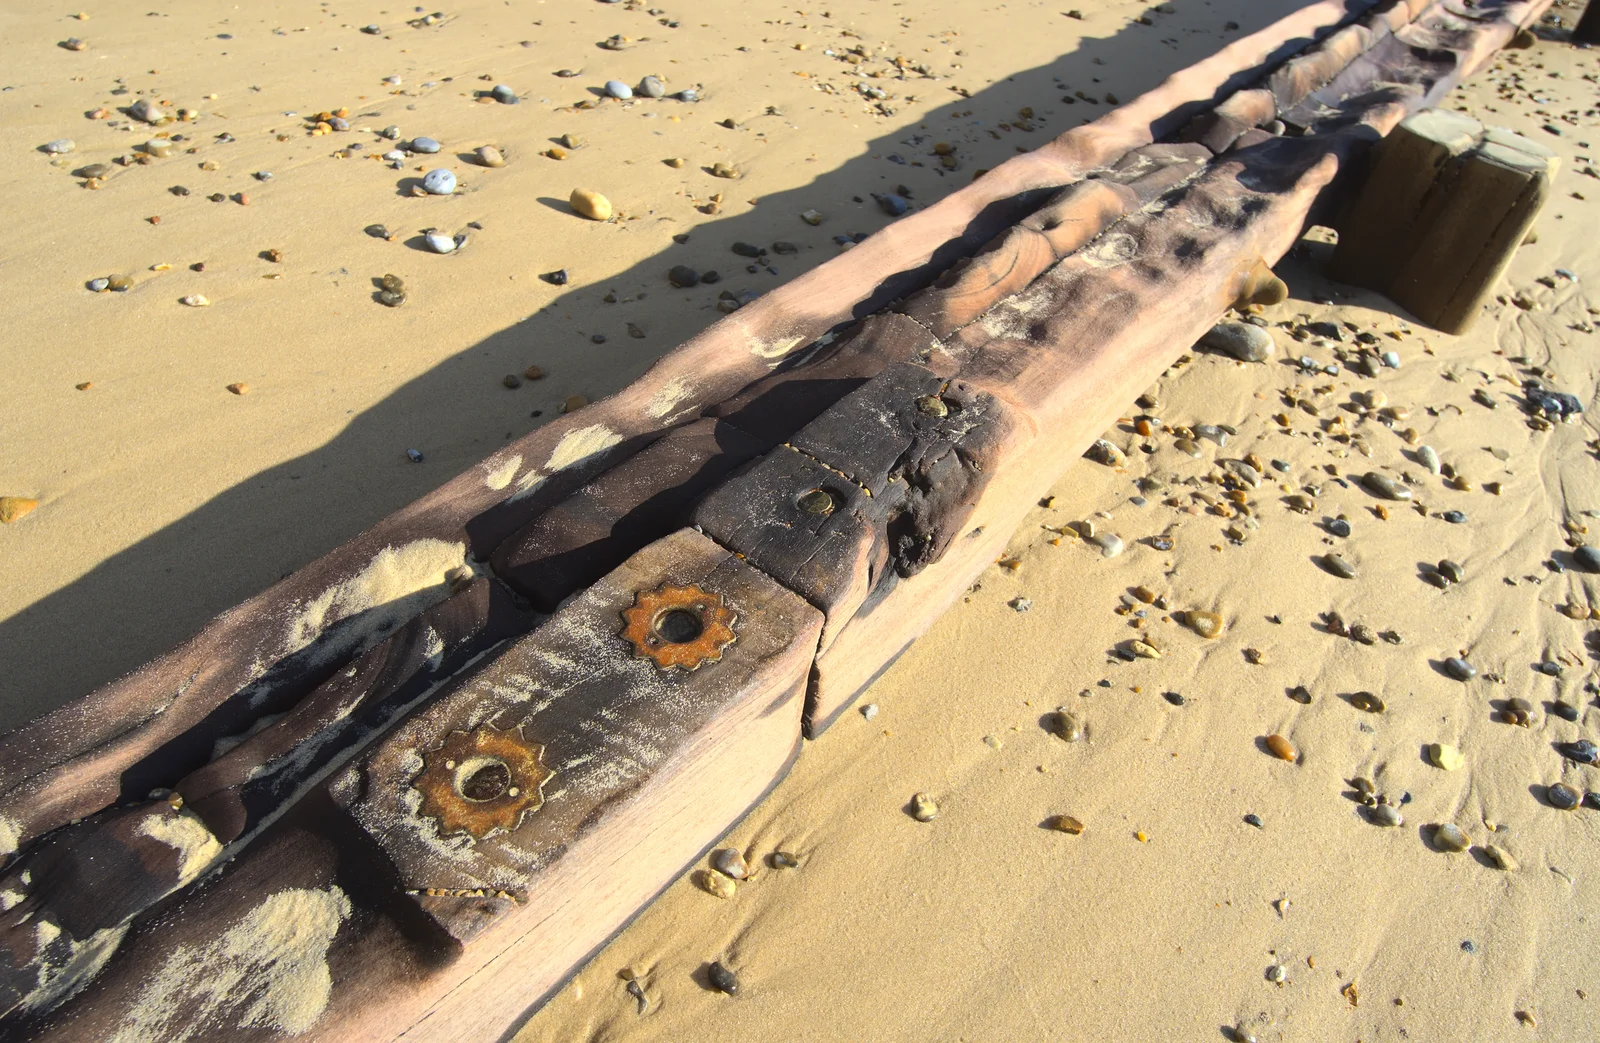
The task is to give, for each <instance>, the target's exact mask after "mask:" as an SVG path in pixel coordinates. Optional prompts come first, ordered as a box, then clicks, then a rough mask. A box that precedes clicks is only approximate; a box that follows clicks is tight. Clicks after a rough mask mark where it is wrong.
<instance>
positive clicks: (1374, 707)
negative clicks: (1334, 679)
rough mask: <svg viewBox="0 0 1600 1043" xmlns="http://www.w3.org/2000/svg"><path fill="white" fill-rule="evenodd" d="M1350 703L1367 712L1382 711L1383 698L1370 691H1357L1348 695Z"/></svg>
mask: <svg viewBox="0 0 1600 1043" xmlns="http://www.w3.org/2000/svg"><path fill="white" fill-rule="evenodd" d="M1350 705H1351V706H1354V707H1355V708H1356V709H1358V710H1364V711H1366V712H1367V713H1382V712H1383V700H1382V699H1379V698H1378V697H1377V696H1376V695H1373V694H1372V693H1371V692H1357V693H1355V694H1354V695H1352V696H1351V697H1350Z"/></svg>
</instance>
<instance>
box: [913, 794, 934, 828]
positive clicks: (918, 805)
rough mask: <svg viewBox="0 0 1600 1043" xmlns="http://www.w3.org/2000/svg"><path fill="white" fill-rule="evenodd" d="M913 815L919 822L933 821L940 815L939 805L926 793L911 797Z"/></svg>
mask: <svg viewBox="0 0 1600 1043" xmlns="http://www.w3.org/2000/svg"><path fill="white" fill-rule="evenodd" d="M911 817H912V818H914V819H916V820H917V821H918V822H932V821H933V820H934V819H936V818H938V817H939V805H938V804H936V803H935V802H934V799H933V798H932V797H930V796H928V795H927V794H926V793H918V794H917V795H916V796H914V797H912V798H911Z"/></svg>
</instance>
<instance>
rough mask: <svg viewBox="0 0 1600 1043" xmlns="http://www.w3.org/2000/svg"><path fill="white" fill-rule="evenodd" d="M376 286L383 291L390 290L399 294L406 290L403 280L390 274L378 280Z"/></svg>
mask: <svg viewBox="0 0 1600 1043" xmlns="http://www.w3.org/2000/svg"><path fill="white" fill-rule="evenodd" d="M378 284H379V285H380V286H382V287H383V288H384V289H385V290H391V291H393V292H395V293H399V292H400V291H402V290H404V289H405V288H406V283H405V280H404V279H402V278H400V276H398V275H395V274H393V273H392V272H391V273H390V274H388V275H385V276H384V277H383V278H382V279H380V280H378Z"/></svg>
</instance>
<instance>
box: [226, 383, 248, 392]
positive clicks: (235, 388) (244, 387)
mask: <svg viewBox="0 0 1600 1043" xmlns="http://www.w3.org/2000/svg"><path fill="white" fill-rule="evenodd" d="M226 390H228V391H230V392H232V393H233V394H235V395H248V394H249V393H250V385H249V384H245V383H238V384H229V385H228V386H227V388H226Z"/></svg>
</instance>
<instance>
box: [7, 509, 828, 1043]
mask: <svg viewBox="0 0 1600 1043" xmlns="http://www.w3.org/2000/svg"><path fill="white" fill-rule="evenodd" d="M673 587H694V588H699V591H700V593H701V595H702V596H703V597H704V598H706V599H711V598H716V599H720V601H721V607H724V608H726V609H727V610H728V611H730V612H731V613H733V618H732V620H731V623H730V626H731V630H732V634H733V641H732V643H731V644H726V645H725V646H723V647H720V648H719V649H718V652H719V653H720V658H717V659H714V660H708V661H706V662H704V663H703V664H702V665H700V666H699V667H698V668H697V669H694V670H681V669H677V668H672V669H663V668H661V667H659V666H657V664H656V662H655V661H654V660H652V659H648V658H641V657H639V656H637V655H636V654H635V649H634V646H633V645H632V644H630V643H629V642H628V641H627V640H625V639H624V638H623V637H622V636H621V632H622V630H623V628H624V625H625V618H624V613H626V612H627V611H629V610H630V609H632V608H633V607H634V606H635V603H636V598H638V596H639V595H640V594H641V593H644V594H649V593H650V592H654V591H659V590H661V589H663V588H673ZM820 626H821V616H820V614H819V613H818V612H817V611H816V610H815V609H812V608H810V607H809V606H807V605H806V604H805V603H804V602H803V601H801V600H800V599H799V598H797V597H795V596H794V595H793V594H790V593H789V592H788V591H786V590H784V589H782V588H781V587H779V586H778V585H777V584H776V583H774V582H773V581H772V580H771V579H769V578H768V577H766V576H765V575H763V574H762V573H760V572H759V571H757V570H756V569H754V568H752V567H750V566H748V565H746V564H744V563H742V562H740V561H739V560H738V559H737V558H735V557H734V556H733V555H731V554H729V553H728V552H727V551H725V550H723V549H722V548H720V547H718V546H716V545H715V544H714V543H712V542H711V541H710V540H708V539H706V538H705V537H704V536H701V535H699V534H698V533H695V532H693V531H689V530H684V531H680V532H678V533H675V534H673V535H672V536H669V537H668V538H666V539H664V540H661V541H659V542H657V543H655V544H652V545H651V546H650V547H648V548H646V549H645V550H643V551H641V552H640V553H638V554H636V555H634V556H633V557H632V558H630V559H629V560H628V561H627V562H626V563H624V564H623V565H622V566H621V567H619V568H618V569H617V570H615V571H614V572H612V573H611V574H609V575H608V576H606V577H605V578H604V579H603V580H601V581H600V582H598V583H596V584H595V585H594V586H592V587H591V588H589V589H588V590H586V591H585V592H584V593H583V594H581V595H580V596H579V597H578V598H576V599H574V600H573V601H572V602H570V603H569V604H567V605H566V606H564V607H563V608H562V609H561V610H560V611H559V612H557V613H556V614H555V615H554V616H552V617H551V618H550V619H549V620H548V621H547V622H546V623H545V624H544V625H543V626H542V627H541V628H540V629H539V630H538V631H536V632H534V633H533V634H532V635H530V636H528V637H525V638H523V639H521V640H520V641H518V642H516V643H514V644H512V645H511V646H510V647H508V648H507V649H506V650H505V651H504V652H502V653H501V654H499V655H498V656H497V657H496V658H495V659H494V660H493V661H492V662H490V663H489V664H488V665H486V666H485V667H484V668H483V669H481V670H479V671H477V672H476V673H474V674H473V675H471V676H470V677H468V678H467V679H465V680H464V681H463V682H461V683H460V684H459V685H457V686H456V687H454V688H453V689H452V690H451V691H449V692H448V693H447V694H445V695H444V696H443V697H442V698H440V699H439V700H438V701H437V702H435V703H432V704H430V705H429V706H428V707H427V708H426V709H425V710H423V711H421V712H419V713H417V714H416V715H414V716H413V717H412V718H411V719H410V720H408V721H407V722H406V723H405V724H404V725H403V726H401V727H400V728H398V729H397V730H396V731H394V732H393V733H392V734H391V735H390V736H388V737H386V738H385V739H384V740H383V741H382V742H381V743H380V744H378V745H377V746H375V747H374V748H373V749H372V750H371V751H369V752H368V753H367V754H365V755H364V756H363V757H362V758H361V759H359V760H358V761H356V762H355V763H354V764H353V765H352V766H351V767H349V768H348V769H347V770H346V771H345V772H344V773H343V774H341V775H340V776H339V777H337V778H335V779H333V780H332V781H330V783H329V784H328V785H327V787H326V788H325V789H324V790H319V791H318V792H317V793H314V794H313V795H312V796H311V797H309V798H308V799H307V800H306V801H304V802H302V803H301V804H300V805H297V806H296V807H295V808H294V809H292V810H291V812H290V813H289V814H288V815H287V816H285V818H284V819H283V820H281V821H280V822H279V823H278V824H277V825H275V826H273V827H271V828H269V829H268V831H267V832H266V833H265V834H264V835H263V836H262V838H261V840H260V841H259V842H258V843H257V844H255V845H252V846H251V847H250V848H248V849H246V850H245V851H244V853H242V854H241V855H240V856H239V857H238V858H237V859H235V860H234V861H232V862H230V863H229V864H228V865H227V867H226V868H225V869H224V870H223V871H222V873H221V875H220V876H219V877H217V878H216V879H214V880H212V881H210V882H208V883H207V884H206V885H205V886H204V887H199V888H196V889H193V890H192V891H190V892H187V893H185V894H184V895H182V896H180V897H179V898H178V899H177V900H176V902H175V903H173V904H170V905H169V906H167V907H166V908H164V909H163V910H162V911H161V912H160V913H159V915H157V916H156V917H154V918H151V919H149V920H147V921H145V922H142V923H140V924H138V925H137V926H136V927H135V928H134V929H133V930H132V931H131V932H130V933H129V934H128V936H127V937H126V938H125V939H123V940H122V941H121V944H120V946H119V947H117V948H116V950H115V955H114V956H112V957H111V959H110V961H109V963H108V964H107V966H106V968H105V970H104V971H103V972H102V973H101V974H100V975H99V977H98V978H97V979H96V980H95V981H94V982H93V983H92V984H91V985H89V987H88V988H87V989H86V990H85V991H84V992H83V993H82V994H81V995H80V996H79V997H78V998H77V999H76V1000H75V1001H73V1002H72V1003H71V1004H70V1005H68V1006H67V1007H65V1008H63V1009H62V1010H61V1011H60V1012H59V1013H57V1014H56V1015H54V1016H53V1017H49V1018H46V1019H43V1020H42V1021H36V1022H33V1023H31V1024H29V1025H28V1035H29V1037H30V1038H33V1039H37V1040H40V1041H44V1040H72V1041H74V1043H85V1041H91V1040H109V1039H113V1038H116V1039H119V1040H125V1041H140V1043H190V1041H202V1040H204V1041H210V1040H223V1039H256V1038H262V1039H268V1038H281V1035H292V1036H294V1037H295V1038H297V1039H304V1040H308V1041H313V1040H338V1041H340V1043H351V1041H357V1040H373V1041H376V1040H394V1039H398V1038H404V1039H405V1040H407V1041H420V1040H440V1041H450V1043H459V1041H461V1040H492V1039H499V1038H502V1037H503V1036H504V1035H505V1034H507V1033H508V1032H510V1031H511V1030H513V1029H514V1028H515V1027H516V1026H517V1025H518V1024H519V1023H520V1022H521V1020H522V1019H523V1018H525V1017H526V1016H527V1015H528V1013H530V1012H531V1011H532V1010H533V1009H534V1008H535V1007H537V1006H538V1004H539V1003H541V1002H542V1001H543V1000H544V998H545V997H546V996H547V995H548V994H549V993H550V992H551V991H552V990H553V989H555V988H557V987H558V986H559V984H560V983H561V982H562V981H563V980H564V979H565V978H566V976H567V975H568V974H570V973H571V971H572V970H573V969H574V968H575V967H576V966H577V965H579V964H580V963H582V962H583V961H584V960H585V959H587V958H588V957H589V956H590V955H591V954H592V953H593V952H594V950H595V949H597V948H598V947H599V946H601V945H603V944H604V943H605V942H606V941H607V940H608V939H609V938H610V937H611V935H612V934H613V933H614V932H615V931H616V930H617V929H618V928H620V927H621V926H622V925H623V924H624V923H626V922H627V920H628V919H629V918H631V917H632V916H633V915H634V914H635V913H636V912H637V911H638V909H639V908H640V907H641V906H643V905H644V904H645V903H646V902H648V901H649V900H650V899H651V898H653V897H654V896H655V895H656V894H657V893H658V892H659V891H660V890H661V889H662V888H663V887H665V886H666V885H667V884H668V883H670V882H671V881H672V880H673V879H675V878H676V877H677V876H678V875H679V874H680V873H681V872H683V870H684V869H685V867H686V866H688V865H689V864H691V863H692V862H693V861H694V860H695V859H697V858H698V857H699V856H700V855H701V854H702V853H703V852H704V851H705V850H706V849H708V848H709V847H710V846H711V845H712V844H714V843H715V842H716V841H717V839H718V838H720V837H721V836H722V834H723V833H724V832H725V831H726V830H727V829H728V828H729V827H730V826H731V825H732V824H733V823H734V822H735V821H737V820H738V818H739V817H740V816H742V815H743V814H744V813H745V811H747V810H748V809H749V807H751V806H752V805H753V804H754V803H755V802H756V801H757V800H759V799H760V798H761V797H762V796H763V795H764V794H765V793H766V792H767V790H768V789H769V788H770V787H771V786H772V785H773V784H774V783H775V782H776V780H777V779H779V778H780V777H781V776H782V775H783V774H784V772H785V771H786V770H787V768H788V766H789V764H790V763H791V762H792V760H793V757H794V755H795V753H796V752H797V749H798V745H799V741H800V740H799V735H800V712H801V702H802V698H803V694H804V690H805V684H806V676H807V671H808V668H809V664H810V661H811V658H812V656H813V654H814V653H815V649H816V641H817V636H818V632H819V629H820ZM485 736H486V737H488V739H489V740H491V744H490V745H483V744H482V737H485ZM494 743H498V744H499V745H494ZM474 744H477V745H474ZM458 749H463V750H473V751H486V752H487V754H488V755H489V756H490V757H491V758H493V759H497V760H498V761H499V763H501V764H502V766H504V767H506V769H507V771H506V776H505V778H504V780H503V783H509V785H507V784H502V786H501V788H500V789H499V791H498V792H495V791H478V790H473V789H472V788H471V787H472V785H473V783H472V780H473V778H474V777H475V773H476V771H477V770H478V768H479V767H482V766H481V765H475V764H474V763H473V762H472V761H471V760H470V759H464V760H462V761H461V762H460V763H459V764H451V766H450V768H448V769H446V768H445V767H444V764H445V763H447V762H444V761H442V760H441V758H442V757H456V756H467V757H470V756H472V755H476V754H467V755H464V754H460V753H457V752H455V751H457V750H458ZM464 773H470V774H466V776H465V778H463V777H462V776H463V774H464ZM512 786H516V787H517V789H516V790H515V792H513V789H512ZM463 792H466V793H476V795H477V797H478V798H481V799H475V800H470V801H467V800H464V799H463V798H462V793H463ZM491 823H492V824H491ZM705 900H706V901H707V902H717V901H720V900H721V899H718V898H714V897H712V896H710V895H707V896H706V897H705ZM285 950H288V951H285ZM286 965H289V966H292V967H293V968H294V969H295V970H296V971H297V972H298V973H296V974H295V975H294V976H293V977H292V978H291V979H290V980H288V981H284V980H281V979H279V978H276V977H275V976H274V975H275V972H277V971H279V970H282V969H285V966H286ZM306 988H309V989H310V991H309V993H307V992H304V991H300V992H295V991H294V990H304V989H306ZM285 989H286V990H290V992H289V993H285V992H281V991H280V992H275V991H274V990H285ZM290 993H292V994H290ZM273 1029H277V1030H278V1032H273V1031H270V1030H273ZM279 1033H281V1035H279Z"/></svg>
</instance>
